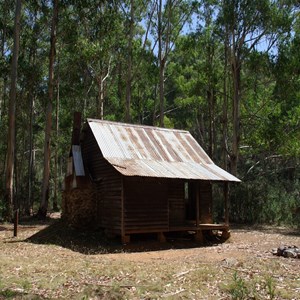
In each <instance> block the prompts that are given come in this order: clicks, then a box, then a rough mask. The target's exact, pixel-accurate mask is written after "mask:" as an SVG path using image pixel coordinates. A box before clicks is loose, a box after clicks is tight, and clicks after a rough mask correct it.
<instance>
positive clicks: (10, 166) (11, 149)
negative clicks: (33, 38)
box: [3, 0, 22, 221]
mask: <svg viewBox="0 0 300 300" xmlns="http://www.w3.org/2000/svg"><path fill="white" fill-rule="evenodd" d="M21 7H22V1H21V0H17V1H16V12H15V22H14V48H13V58H12V63H11V83H10V94H9V113H8V140H7V160H6V182H5V210H4V214H3V216H4V219H6V220H9V221H11V220H12V218H13V214H12V210H13V205H15V201H14V196H13V179H14V159H15V134H16V128H15V126H16V124H15V123H16V120H15V112H16V94H17V75H18V58H19V45H20V18H21ZM15 208H16V207H15Z"/></svg>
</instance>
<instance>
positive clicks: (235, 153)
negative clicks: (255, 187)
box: [230, 58, 241, 176]
mask: <svg viewBox="0 0 300 300" xmlns="http://www.w3.org/2000/svg"><path fill="white" fill-rule="evenodd" d="M240 68H241V65H240V62H239V59H238V58H235V59H234V63H233V65H232V75H233V106H232V109H233V136H232V153H231V157H230V166H231V173H232V174H233V175H235V176H236V175H237V164H238V158H239V144H240V100H241V99H240V98H241V97H240V94H241V86H240V82H241V72H240V71H241V70H240Z"/></svg>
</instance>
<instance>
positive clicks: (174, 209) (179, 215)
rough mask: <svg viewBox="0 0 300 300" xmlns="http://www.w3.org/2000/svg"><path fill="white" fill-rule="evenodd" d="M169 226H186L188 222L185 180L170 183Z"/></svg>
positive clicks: (170, 181)
mask: <svg viewBox="0 0 300 300" xmlns="http://www.w3.org/2000/svg"><path fill="white" fill-rule="evenodd" d="M168 202H169V224H170V226H180V225H184V223H185V220H186V209H185V193H184V181H183V180H169V181H168Z"/></svg>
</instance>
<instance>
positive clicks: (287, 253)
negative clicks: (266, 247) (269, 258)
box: [272, 246, 300, 258]
mask: <svg viewBox="0 0 300 300" xmlns="http://www.w3.org/2000/svg"><path fill="white" fill-rule="evenodd" d="M272 253H273V255H277V256H283V257H288V258H300V248H298V247H297V246H280V247H278V248H277V249H273V250H272Z"/></svg>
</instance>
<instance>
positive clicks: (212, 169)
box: [88, 119, 240, 182]
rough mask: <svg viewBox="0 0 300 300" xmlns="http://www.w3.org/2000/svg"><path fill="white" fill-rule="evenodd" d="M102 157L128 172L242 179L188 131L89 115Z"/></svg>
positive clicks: (122, 171) (184, 177)
mask: <svg viewBox="0 0 300 300" xmlns="http://www.w3.org/2000/svg"><path fill="white" fill-rule="evenodd" d="M88 124H89V126H90V128H91V130H92V132H93V134H94V136H95V139H96V141H97V143H98V145H99V148H100V149H101V152H102V154H103V157H104V158H105V159H106V160H107V161H109V162H110V164H111V165H112V166H113V167H114V168H115V169H116V170H117V171H119V172H120V173H121V174H123V175H125V176H146V177H162V178H181V179H201V180H213V181H235V182H239V181H240V180H239V179H238V178H236V177H234V176H233V175H231V174H229V173H228V172H226V171H224V170H222V169H221V168H219V167H218V166H216V165H215V164H214V163H213V161H212V160H211V159H210V158H209V156H208V155H207V154H206V153H205V151H204V150H203V149H202V148H201V146H200V145H199V144H198V143H197V141H196V140H195V139H194V138H193V137H192V135H191V134H190V133H189V132H188V131H184V130H175V129H166V128H159V127H150V126H142V125H132V124H124V123H116V122H110V121H102V120H95V119H88Z"/></svg>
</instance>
